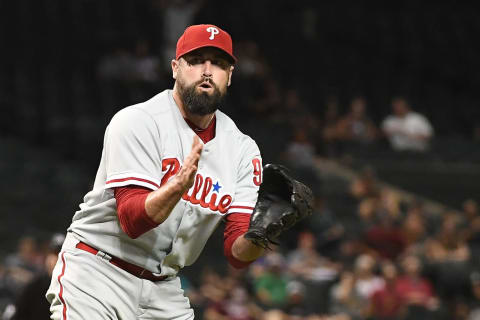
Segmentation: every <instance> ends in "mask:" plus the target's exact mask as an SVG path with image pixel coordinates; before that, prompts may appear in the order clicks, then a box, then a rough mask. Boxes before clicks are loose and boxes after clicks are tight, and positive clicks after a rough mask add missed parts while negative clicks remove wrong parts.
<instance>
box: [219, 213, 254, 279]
mask: <svg viewBox="0 0 480 320" xmlns="http://www.w3.org/2000/svg"><path fill="white" fill-rule="evenodd" d="M225 222H226V225H225V230H224V232H223V252H224V254H225V256H226V257H227V260H228V262H229V263H230V265H232V266H233V267H235V268H237V269H241V268H245V267H247V266H248V265H249V264H250V263H252V262H253V261H240V260H238V259H236V258H235V257H234V256H233V253H232V246H233V243H234V242H235V240H236V239H237V238H238V237H239V236H241V235H242V234H244V233H245V232H247V230H248V226H249V224H250V214H248V213H235V212H234V213H230V214H228V215H227V216H226V217H225Z"/></svg>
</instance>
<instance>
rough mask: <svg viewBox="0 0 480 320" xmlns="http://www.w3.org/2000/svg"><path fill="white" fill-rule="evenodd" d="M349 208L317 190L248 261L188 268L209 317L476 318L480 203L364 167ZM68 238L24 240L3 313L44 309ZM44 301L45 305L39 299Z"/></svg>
mask: <svg viewBox="0 0 480 320" xmlns="http://www.w3.org/2000/svg"><path fill="white" fill-rule="evenodd" d="M345 195H346V196H347V197H348V198H347V199H346V200H345V202H346V203H348V206H347V207H348V208H349V210H345V209H344V210H342V211H338V212H337V211H336V210H335V209H333V207H334V206H330V205H329V199H328V198H326V197H323V196H319V195H318V196H317V197H316V201H315V212H314V214H313V215H312V217H310V218H308V219H307V220H306V221H303V222H301V223H300V224H299V225H298V226H295V227H294V228H293V229H291V230H289V233H288V235H286V236H284V237H282V238H281V239H280V244H279V245H278V246H273V247H272V248H271V250H269V251H268V252H267V254H266V255H265V256H264V257H262V258H261V259H260V260H257V261H256V262H254V263H253V264H251V265H250V266H249V267H248V268H246V269H241V270H237V269H234V268H232V267H229V266H228V265H227V263H226V259H225V258H224V257H221V256H219V253H218V252H217V253H215V254H214V260H213V261H208V263H203V264H196V265H195V266H193V267H192V268H198V269H199V270H198V272H195V273H194V274H196V275H197V276H195V277H192V276H191V274H190V275H187V274H183V273H182V274H181V279H182V287H183V288H184V290H185V294H186V295H187V296H188V297H189V298H190V301H191V303H192V306H193V307H194V308H195V311H196V318H198V319H206V320H223V319H225V320H226V319H230V320H255V319H258V320H264V319H265V320H267V319H268V320H273V319H275V320H277V319H279V320H314V319H323V320H326V319H329V320H333V319H336V320H340V319H341V320H363V319H371V320H387V319H388V320H411V319H423V320H425V319H427V320H428V319H439V320H442V319H445V320H474V319H479V318H478V317H479V314H480V260H479V259H478V257H479V256H480V255H479V254H478V253H480V208H479V205H478V203H477V202H475V201H474V200H472V199H467V200H465V202H464V203H463V207H462V209H461V210H458V211H457V210H447V211H445V212H443V213H442V214H440V215H439V214H435V213H432V212H428V210H426V209H425V206H424V205H423V204H422V203H421V202H418V201H414V202H409V203H407V202H405V201H402V199H401V196H400V195H399V194H398V193H396V191H394V190H390V189H388V188H387V187H380V184H379V182H378V181H377V179H376V177H375V175H374V174H373V173H372V171H371V170H365V172H363V174H361V175H359V176H358V177H357V178H356V179H355V180H353V181H351V182H350V183H349V185H348V188H347V189H346V190H345ZM62 241H63V236H62V235H61V234H55V235H53V236H52V238H51V239H50V240H48V241H45V240H43V241H40V240H39V239H38V238H35V237H33V236H25V237H22V238H21V239H20V240H19V243H18V248H17V250H16V251H15V252H11V254H9V255H7V256H6V257H5V258H4V259H3V261H2V263H1V264H0V303H1V305H0V307H1V309H0V310H4V311H3V319H4V320H6V319H34V318H35V319H37V318H38V314H39V311H35V310H44V311H45V312H48V305H47V304H46V300H44V293H45V290H46V289H47V287H48V284H49V275H50V274H51V270H52V268H53V265H54V263H55V261H56V256H57V253H58V251H59V248H60V245H61V243H62ZM36 305H38V309H36V308H37V307H36Z"/></svg>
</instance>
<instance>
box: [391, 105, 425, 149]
mask: <svg viewBox="0 0 480 320" xmlns="http://www.w3.org/2000/svg"><path fill="white" fill-rule="evenodd" d="M392 110H393V114H392V115H389V116H388V117H387V118H385V120H384V121H383V123H382V129H383V132H384V133H385V135H386V136H387V138H388V139H389V141H390V144H391V146H392V148H393V150H395V151H415V152H425V151H428V149H429V146H430V140H431V138H432V137H433V127H432V125H431V124H430V122H429V121H428V119H427V118H426V117H425V116H423V115H421V114H419V113H417V112H414V111H412V110H411V108H410V105H409V103H408V102H407V100H406V99H405V98H403V97H397V98H394V99H393V100H392Z"/></svg>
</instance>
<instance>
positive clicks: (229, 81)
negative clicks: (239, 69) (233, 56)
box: [227, 66, 235, 86]
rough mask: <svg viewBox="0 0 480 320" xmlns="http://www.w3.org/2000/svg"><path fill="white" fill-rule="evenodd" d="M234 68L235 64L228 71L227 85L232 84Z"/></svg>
mask: <svg viewBox="0 0 480 320" xmlns="http://www.w3.org/2000/svg"><path fill="white" fill-rule="evenodd" d="M233 69H235V67H234V66H230V71H229V73H228V83H227V86H230V85H231V84H232V72H233Z"/></svg>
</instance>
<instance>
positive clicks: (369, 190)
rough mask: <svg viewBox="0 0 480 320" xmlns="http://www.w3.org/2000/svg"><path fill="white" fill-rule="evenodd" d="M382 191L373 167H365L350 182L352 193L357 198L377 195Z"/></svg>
mask: <svg viewBox="0 0 480 320" xmlns="http://www.w3.org/2000/svg"><path fill="white" fill-rule="evenodd" d="M379 192H380V187H379V185H378V179H377V175H376V173H375V170H374V169H373V168H372V167H365V168H363V169H362V170H361V172H360V174H359V175H358V176H357V177H355V179H354V180H353V181H352V183H351V184H350V194H351V195H352V196H353V197H354V198H355V199H357V200H361V199H364V198H369V197H376V196H377V195H378V193H379Z"/></svg>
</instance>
